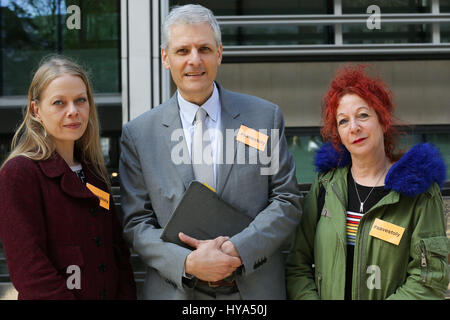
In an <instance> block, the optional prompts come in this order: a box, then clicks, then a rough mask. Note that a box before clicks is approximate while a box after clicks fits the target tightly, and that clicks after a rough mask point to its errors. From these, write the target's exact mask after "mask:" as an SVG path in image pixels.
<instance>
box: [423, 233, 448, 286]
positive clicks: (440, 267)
mask: <svg viewBox="0 0 450 320" xmlns="http://www.w3.org/2000/svg"><path fill="white" fill-rule="evenodd" d="M418 247H419V252H420V270H421V272H420V274H421V281H422V283H423V284H425V285H426V286H429V287H434V286H437V287H442V288H443V289H446V288H447V285H448V266H447V255H448V239H447V237H445V236H440V237H431V238H426V239H422V240H420V243H419V245H418Z"/></svg>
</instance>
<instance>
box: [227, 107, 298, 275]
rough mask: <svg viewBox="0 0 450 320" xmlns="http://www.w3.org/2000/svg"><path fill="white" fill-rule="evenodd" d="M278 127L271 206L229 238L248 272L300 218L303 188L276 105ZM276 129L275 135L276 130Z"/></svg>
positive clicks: (273, 149) (270, 173)
mask: <svg viewBox="0 0 450 320" xmlns="http://www.w3.org/2000/svg"><path fill="white" fill-rule="evenodd" d="M273 119H274V125H273V128H274V129H275V130H274V131H273V132H271V133H270V139H273V138H274V137H276V133H278V137H276V138H277V139H274V140H272V141H271V144H270V148H271V162H270V168H268V171H267V172H266V173H268V179H269V190H268V206H267V207H266V208H264V209H263V210H262V211H261V212H259V214H258V215H257V216H256V217H255V219H254V220H253V222H252V223H251V224H250V226H249V227H247V228H246V229H244V230H243V231H242V232H240V233H238V234H237V235H235V236H233V237H232V238H231V239H230V240H231V242H233V244H234V245H235V246H236V248H237V250H238V252H239V254H240V256H241V259H242V263H243V265H244V271H245V274H251V273H252V272H254V271H255V270H256V269H257V268H258V267H259V266H260V265H262V264H264V263H265V262H267V261H268V259H270V257H271V256H272V255H273V254H274V253H275V252H277V251H279V250H280V248H281V247H282V246H283V244H285V243H286V241H287V240H288V239H289V238H290V236H291V234H292V232H293V231H294V229H295V227H296V226H297V224H298V223H299V221H300V217H301V207H300V197H301V195H300V191H299V189H298V186H297V179H296V173H295V170H296V167H295V161H294V158H293V157H292V155H291V153H290V152H289V150H288V147H287V141H286V137H285V133H284V120H283V116H282V114H281V111H280V109H279V108H278V107H275V109H274V115H273ZM274 132H275V135H274V134H273V133H274Z"/></svg>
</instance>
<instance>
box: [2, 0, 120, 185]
mask: <svg viewBox="0 0 450 320" xmlns="http://www.w3.org/2000/svg"><path fill="white" fill-rule="evenodd" d="M74 5H75V6H76V8H77V9H79V11H74V10H68V9H70V8H71V6H74ZM0 6H1V11H0V31H1V39H0V58H1V64H0V68H1V70H0V101H1V106H0V122H1V128H2V129H0V134H1V135H0V160H2V159H4V157H5V156H6V154H7V152H9V148H10V146H9V144H10V141H11V138H12V135H13V132H14V130H15V128H16V127H17V125H18V124H19V121H20V120H21V118H22V110H23V108H24V107H25V105H26V95H27V90H28V86H29V84H30V82H31V77H32V75H33V72H34V71H35V70H36V68H37V66H38V64H39V62H40V61H41V60H42V58H43V57H45V56H47V55H49V54H54V53H59V54H63V55H66V56H69V57H71V58H72V59H74V60H75V61H77V62H78V63H80V64H81V65H82V66H83V67H84V68H85V70H86V71H87V72H88V74H89V78H90V81H91V86H92V88H93V91H94V97H95V101H96V105H97V108H98V111H99V117H100V121H101V125H102V132H101V134H102V137H101V144H102V150H103V153H104V156H105V160H106V163H107V166H108V169H109V171H110V172H111V173H113V172H116V171H117V167H118V162H117V161H118V138H119V137H120V130H121V126H122V118H121V103H120V93H121V70H120V0H105V1H96V0H67V1H65V0H32V1H28V0H0ZM72 8H73V7H72ZM77 14H79V15H78V16H77ZM76 19H77V20H76ZM114 176H115V175H114Z"/></svg>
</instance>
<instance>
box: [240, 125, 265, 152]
mask: <svg viewBox="0 0 450 320" xmlns="http://www.w3.org/2000/svg"><path fill="white" fill-rule="evenodd" d="M268 139H269V136H268V135H266V134H264V133H261V132H259V131H256V130H255V129H252V128H249V127H246V126H244V125H243V124H241V127H240V128H239V132H238V134H237V136H236V140H237V141H239V142H242V143H244V144H246V145H248V146H250V147H253V148H256V149H258V150H259V151H264V149H266V145H267V140H268Z"/></svg>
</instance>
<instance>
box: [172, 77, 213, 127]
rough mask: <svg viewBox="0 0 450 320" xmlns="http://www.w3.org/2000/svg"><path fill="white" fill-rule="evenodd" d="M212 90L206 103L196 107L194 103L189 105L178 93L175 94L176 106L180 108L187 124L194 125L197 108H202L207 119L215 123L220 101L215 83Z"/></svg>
mask: <svg viewBox="0 0 450 320" xmlns="http://www.w3.org/2000/svg"><path fill="white" fill-rule="evenodd" d="M213 84H214V88H213V93H212V95H211V97H209V99H208V100H206V102H205V103H204V104H203V105H201V106H198V105H196V104H195V103H191V102H189V101H187V100H185V99H184V98H183V97H182V96H181V94H180V92H178V94H177V99H178V105H179V106H180V111H181V113H183V115H184V117H185V119H186V120H187V121H189V123H194V118H195V114H196V113H197V110H198V108H199V107H202V108H203V109H204V110H206V112H207V113H208V115H209V117H210V118H211V119H212V120H213V121H214V122H216V121H217V116H218V113H219V111H220V100H219V91H218V90H217V86H216V84H215V83H213Z"/></svg>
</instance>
